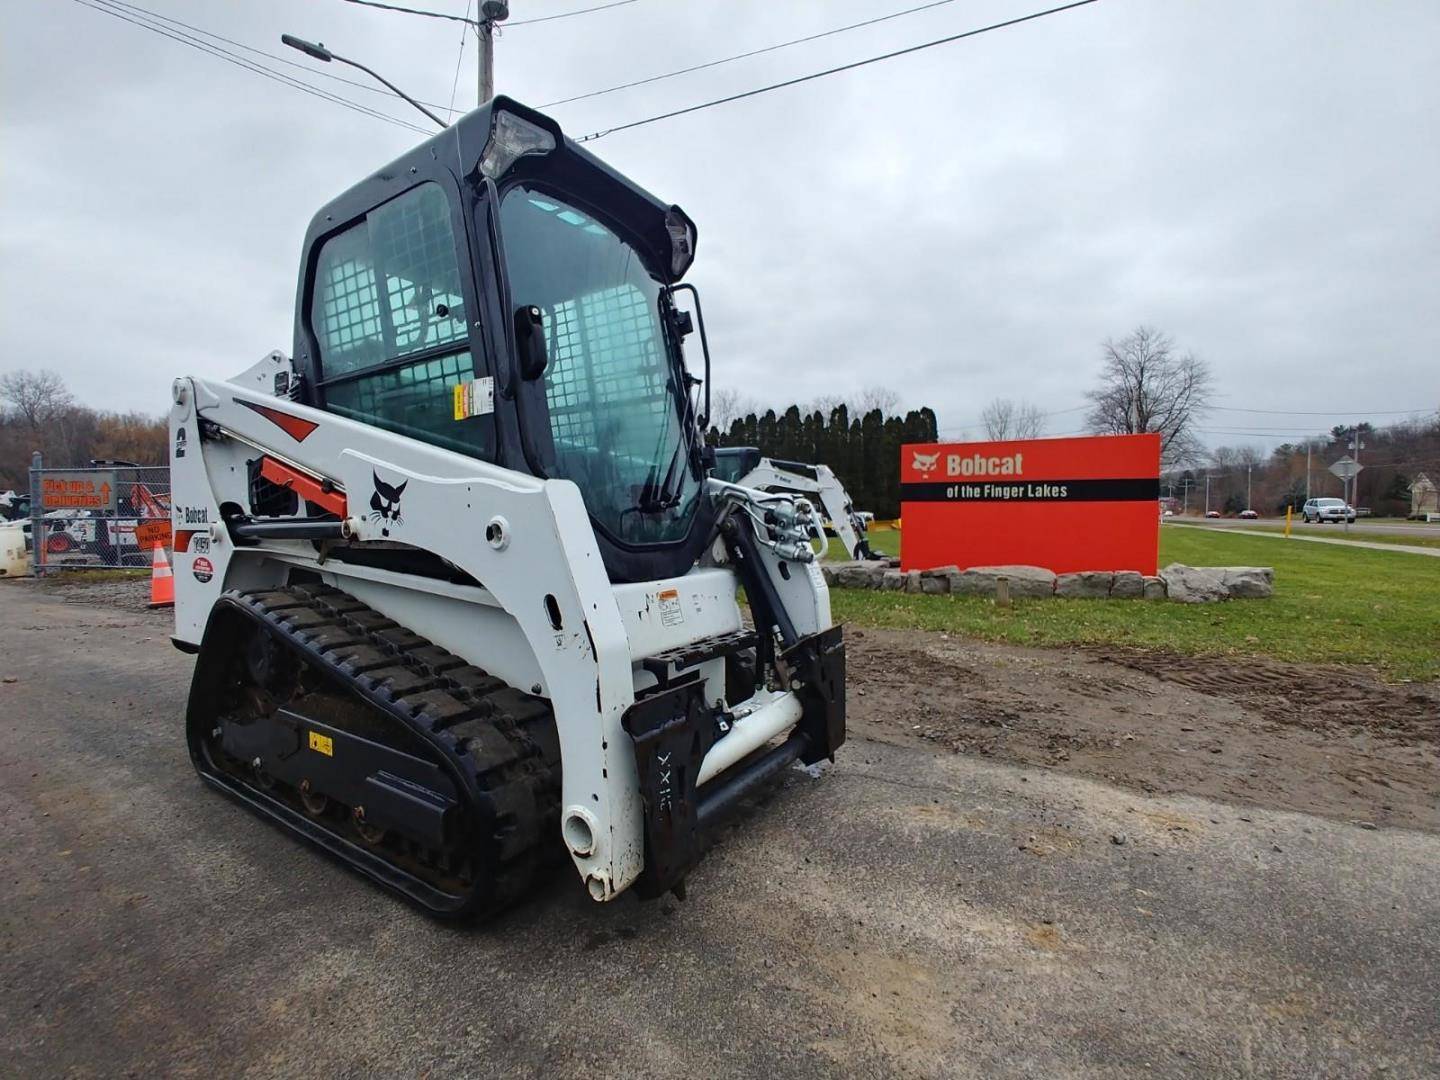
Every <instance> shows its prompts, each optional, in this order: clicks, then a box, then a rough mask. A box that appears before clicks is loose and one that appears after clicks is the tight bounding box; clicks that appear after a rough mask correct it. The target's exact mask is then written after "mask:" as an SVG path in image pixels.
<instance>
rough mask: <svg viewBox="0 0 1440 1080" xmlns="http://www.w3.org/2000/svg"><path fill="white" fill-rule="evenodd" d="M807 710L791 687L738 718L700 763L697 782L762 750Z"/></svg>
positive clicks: (714, 775)
mask: <svg viewBox="0 0 1440 1080" xmlns="http://www.w3.org/2000/svg"><path fill="white" fill-rule="evenodd" d="M803 711H804V710H803V709H802V707H801V705H800V698H799V696H798V695H797V694H795V693H794V692H793V691H791V692H790V693H786V694H782V695H780V696H779V697H777V698H776V699H775V700H774V701H771V702H770V703H768V704H766V705H762V706H760V708H758V709H756V710H755V711H754V712H752V713H750V714H748V715H746V716H742V717H741V718H740V719H739V720H736V721H735V726H734V727H732V728H731V729H730V734H728V735H726V736H725V737H724V738H723V739H721V740H720V741H719V742H717V743H716V744H715V745H714V746H712V747H711V748H710V752H709V753H708V754H706V755H705V760H704V761H702V762H701V763H700V775H699V776H698V777H697V778H696V780H695V784H696V786H697V787H698V786H699V785H701V784H703V783H705V781H707V780H710V779H712V778H713V777H716V776H718V775H719V774H720V773H722V772H724V771H725V770H726V769H728V768H730V766H732V765H734V764H735V763H736V762H737V761H739V760H740V759H741V758H743V757H746V756H747V755H749V754H752V753H754V752H755V751H756V750H759V749H760V747H762V746H764V745H765V744H766V743H768V742H769V741H770V740H771V739H773V738H775V736H776V735H779V734H780V733H781V732H782V731H788V730H789V729H790V728H792V727H794V726H795V725H796V723H798V722H799V720H800V714H801V713H802V712H803Z"/></svg>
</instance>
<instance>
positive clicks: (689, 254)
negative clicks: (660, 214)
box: [665, 206, 695, 278]
mask: <svg viewBox="0 0 1440 1080" xmlns="http://www.w3.org/2000/svg"><path fill="white" fill-rule="evenodd" d="M665 231H666V232H668V233H669V234H670V272H671V273H672V274H674V275H675V277H677V278H680V277H683V276H684V274H685V271H686V270H688V269H690V264H691V263H692V262H694V261H695V226H694V224H692V223H691V221H690V219H689V218H687V217H686V216H685V214H684V212H683V211H682V210H681V209H680V208H679V207H678V206H672V207H671V208H670V209H669V210H668V211H666V214H665Z"/></svg>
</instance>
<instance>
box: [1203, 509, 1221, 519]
mask: <svg viewBox="0 0 1440 1080" xmlns="http://www.w3.org/2000/svg"><path fill="white" fill-rule="evenodd" d="M1205 516H1206V517H1207V518H1218V517H1219V516H1220V511H1219V510H1206V511H1205Z"/></svg>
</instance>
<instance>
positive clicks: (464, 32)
mask: <svg viewBox="0 0 1440 1080" xmlns="http://www.w3.org/2000/svg"><path fill="white" fill-rule="evenodd" d="M473 2H474V0H465V19H466V21H467V23H468V21H469V19H470V5H471V4H472V3H473ZM469 34H470V27H469V26H468V25H467V26H462V27H461V28H460V53H459V55H458V56H456V57H455V81H454V82H453V83H451V84H450V106H449V107H448V108H447V109H446V110H445V112H446V114H447V115H448V116H449V118H450V119H451V120H453V119H455V94H456V93H457V92H458V91H459V89H460V62H461V61H462V60H464V59H465V39H466V38H467V37H468V36H469Z"/></svg>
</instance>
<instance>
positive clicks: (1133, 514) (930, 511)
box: [900, 434, 1160, 574]
mask: <svg viewBox="0 0 1440 1080" xmlns="http://www.w3.org/2000/svg"><path fill="white" fill-rule="evenodd" d="M1159 499H1160V436H1159V435H1155V434H1148V435H1098V436H1089V437H1084V438H1076V439H1023V440H1015V441H1010V442H986V443H923V444H918V445H916V444H911V445H907V446H903V447H901V450H900V505H901V518H902V520H903V521H904V522H905V528H904V530H903V531H902V532H901V534H900V537H901V541H900V560H901V566H902V567H903V568H904V569H906V570H927V569H930V568H932V567H936V566H949V565H951V564H953V565H955V566H958V567H960V568H961V569H962V570H963V569H965V568H966V567H969V566H1014V565H1025V566H1043V567H1046V568H1047V569H1050V570H1053V571H1055V572H1056V573H1057V574H1064V573H1070V572H1072V571H1076V570H1138V571H1140V572H1141V573H1143V574H1153V573H1155V566H1156V562H1157V560H1158V557H1159V537H1160V503H1159Z"/></svg>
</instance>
